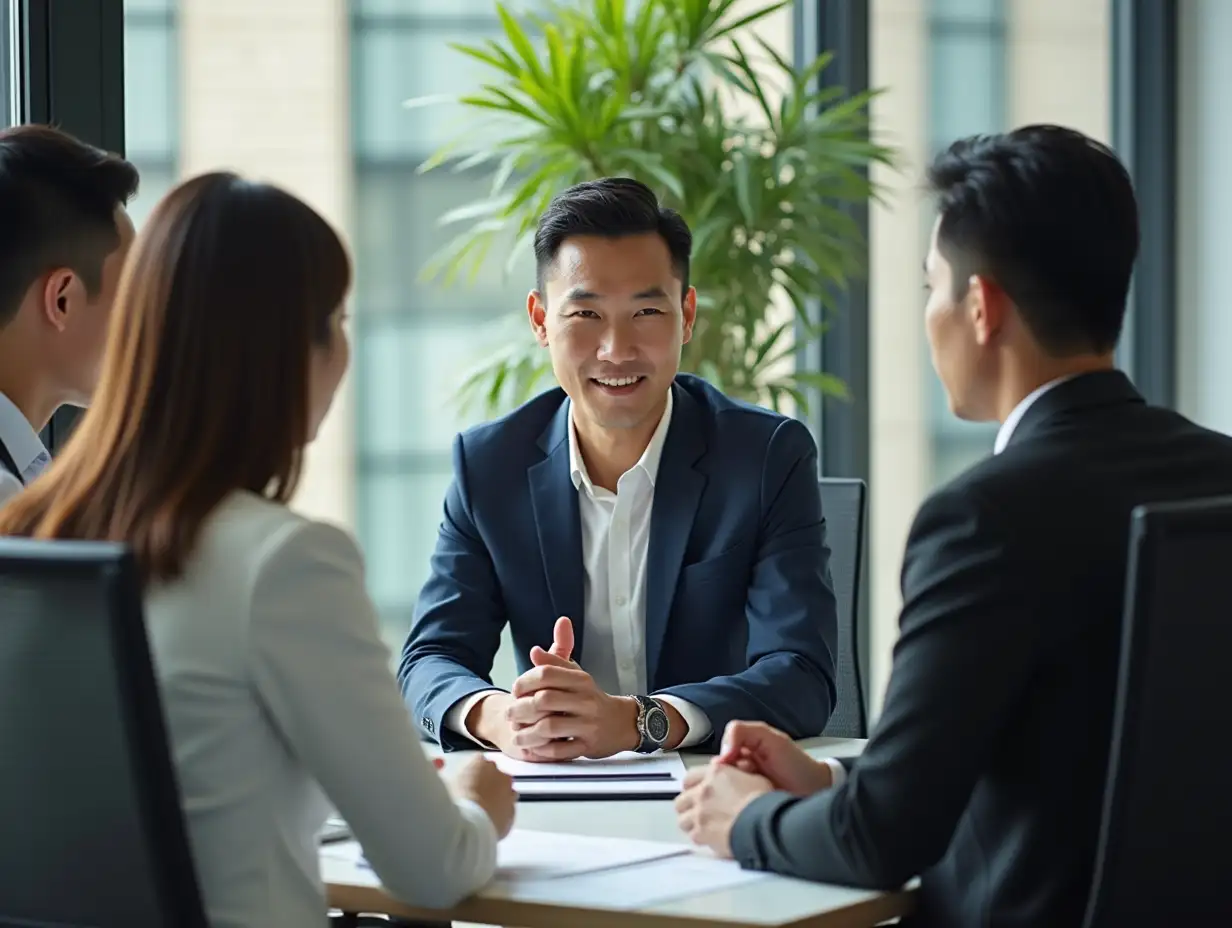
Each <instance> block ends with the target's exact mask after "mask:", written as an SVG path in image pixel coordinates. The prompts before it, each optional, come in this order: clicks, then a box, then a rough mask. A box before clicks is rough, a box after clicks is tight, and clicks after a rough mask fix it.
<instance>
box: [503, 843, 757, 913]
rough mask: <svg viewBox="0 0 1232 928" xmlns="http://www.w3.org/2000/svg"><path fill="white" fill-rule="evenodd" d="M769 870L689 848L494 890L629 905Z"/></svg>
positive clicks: (731, 883)
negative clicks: (657, 857)
mask: <svg viewBox="0 0 1232 928" xmlns="http://www.w3.org/2000/svg"><path fill="white" fill-rule="evenodd" d="M766 876H767V875H766V874H765V873H759V872H756V871H750V870H742V869H740V866H739V864H737V863H735V862H734V861H730V860H716V859H714V858H713V857H703V856H701V855H700V854H694V853H688V852H686V853H684V854H679V855H675V856H672V857H667V858H663V859H660V860H654V861H650V862H646V863H640V864H635V865H631V866H625V867H618V868H614V869H603V870H596V871H591V872H587V873H579V874H574V875H571V876H569V877H568V879H560V880H549V879H543V878H537V879H534V878H527V879H520V880H516V881H509V882H505V881H499V882H498V884H497V885H495V886H494V887H493V890H494V891H495V892H497V893H499V894H500V895H502V896H505V897H507V898H512V899H521V900H532V899H533V900H534V901H536V902H545V903H549V904H551V903H555V904H557V905H589V906H599V907H602V908H606V909H620V910H629V909H645V908H649V907H651V906H656V905H662V904H663V903H665V902H673V901H675V900H677V899H684V898H688V897H690V896H700V895H704V894H706V893H712V892H719V891H722V890H728V889H735V888H736V887H739V886H745V885H747V884H749V883H755V882H757V881H759V880H763V879H765V878H766Z"/></svg>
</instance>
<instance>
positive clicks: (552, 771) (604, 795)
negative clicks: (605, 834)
mask: <svg viewBox="0 0 1232 928" xmlns="http://www.w3.org/2000/svg"><path fill="white" fill-rule="evenodd" d="M488 757H489V758H490V759H491V760H492V762H493V763H495V764H496V766H498V767H500V769H501V770H503V771H505V773H507V774H509V776H511V777H513V786H514V789H516V790H517V792H518V798H519V799H523V800H547V799H557V800H571V799H573V800H576V799H607V800H614V799H674V798H676V796H678V795H679V794H680V788H681V783H682V782H683V780H684V774H685V766H684V761H683V760H681V758H680V755H679V754H677V753H675V752H674V751H672V752H668V753H666V754H655V755H646V754H636V753H633V752H626V753H622V754H615V755H613V756H611V757H606V758H603V759H602V760H586V759H579V760H573V761H569V762H567V763H561V764H537V763H531V762H529V761H523V760H514V759H513V758H511V757H506V756H505V755H504V754H501V753H499V752H489V754H488Z"/></svg>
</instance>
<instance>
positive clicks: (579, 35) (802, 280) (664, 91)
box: [409, 0, 893, 414]
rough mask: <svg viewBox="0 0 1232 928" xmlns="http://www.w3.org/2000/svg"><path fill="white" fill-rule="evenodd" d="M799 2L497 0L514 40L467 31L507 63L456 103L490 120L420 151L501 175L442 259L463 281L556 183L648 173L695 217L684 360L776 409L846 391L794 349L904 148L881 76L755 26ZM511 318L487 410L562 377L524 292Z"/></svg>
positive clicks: (478, 376)
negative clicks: (829, 84) (873, 83)
mask: <svg viewBox="0 0 1232 928" xmlns="http://www.w3.org/2000/svg"><path fill="white" fill-rule="evenodd" d="M789 2H790V0H776V2H767V3H763V4H762V5H761V6H759V7H755V8H754V9H752V10H748V4H747V3H745V4H742V5H741V7H740V9H741V11H747V12H743V15H738V13H737V0H640V2H627V0H583V2H578V0H571V2H559V0H558V2H549V3H547V4H546V6H543V7H541V11H540V12H539V13H538V14H535V15H529V16H524V17H521V18H519V17H517V16H515V15H514V14H513V13H512V12H510V10H509V9H507V8H506V7H505V6H504V5H503V4H501V3H497V4H496V11H497V14H498V15H499V17H500V22H501V24H502V27H503V35H502V36H501V37H500V38H499V39H490V40H487V41H484V42H480V43H476V44H469V45H464V44H458V45H454V46H453V47H454V48H455V49H456V50H457V52H458V53H459V54H460V55H466V56H469V57H470V58H472V59H476V60H477V61H479V62H481V63H482V64H483V65H484V66H485V67H486V68H487V69H488V70H489V71H490V80H489V81H488V82H487V83H485V84H484V85H483V86H482V87H481V88H480V89H479V90H478V91H477V92H474V93H472V94H469V95H466V96H463V97H461V98H460V99H459V100H458V101H457V102H458V103H460V104H461V107H462V110H463V111H464V112H466V113H469V114H471V115H473V116H475V117H478V120H477V124H479V123H481V124H482V131H481V132H476V131H474V129H473V127H472V128H468V129H467V131H466V132H463V133H461V134H460V135H459V141H458V143H456V144H454V145H451V146H448V147H447V148H446V149H444V150H442V151H441V152H438V153H437V154H436V155H435V156H434V157H433V158H431V159H430V160H429V161H428V162H426V163H425V164H424V165H422V166H421V170H422V171H432V170H439V169H442V168H446V167H448V166H452V167H453V168H454V169H467V168H473V167H475V166H477V165H480V164H484V163H488V164H490V165H491V166H492V168H493V182H492V188H491V192H490V195H489V196H487V197H485V198H484V199H482V200H481V201H479V202H475V203H471V204H467V205H466V206H464V207H462V208H460V209H457V210H454V211H453V212H451V213H450V214H448V215H446V216H444V217H442V220H441V221H442V223H443V224H445V225H447V226H448V225H452V224H455V223H457V224H465V228H464V229H463V230H462V231H461V232H460V233H459V234H457V235H456V237H454V238H453V239H452V240H451V241H449V242H448V243H447V244H446V245H445V246H444V247H443V248H442V249H441V251H440V252H439V253H438V254H437V255H436V256H435V257H434V259H433V260H432V261H431V262H429V264H428V266H427V267H425V268H424V274H425V275H427V276H429V277H431V278H437V279H440V280H442V281H443V282H445V283H448V282H451V281H454V280H455V279H458V278H460V277H464V276H466V275H467V273H468V272H470V273H473V272H474V271H475V270H477V269H478V267H479V266H480V264H481V263H483V262H485V261H488V260H491V259H493V258H494V257H495V256H494V255H493V254H492V253H491V252H492V246H493V243H494V242H498V241H501V242H505V243H506V245H505V247H509V246H508V244H507V243H508V242H510V241H512V242H513V245H512V252H511V254H510V255H507V256H506V257H507V258H508V259H509V260H508V263H507V264H506V267H509V266H510V265H511V264H512V263H513V260H514V259H516V258H517V256H518V254H519V253H522V252H524V250H526V249H529V248H530V247H531V239H532V237H533V233H534V228H535V224H536V221H537V219H538V217H539V215H540V213H542V211H543V210H544V209H545V208H546V206H547V204H548V201H549V200H550V199H551V198H552V196H553V195H555V194H556V193H558V192H560V191H561V190H563V189H564V188H566V187H568V186H570V185H572V184H574V183H577V182H580V181H583V180H589V179H594V178H598V177H604V176H613V175H624V176H632V177H636V178H638V179H639V180H641V181H643V182H644V183H647V184H649V185H650V186H651V187H652V188H654V189H655V191H656V193H657V194H658V195H659V197H660V198H661V201H662V202H664V204H665V205H668V206H671V207H673V208H675V209H677V210H678V211H679V212H680V213H681V214H682V215H683V216H684V218H685V220H686V221H687V222H688V223H689V226H690V227H691V228H692V230H693V234H694V251H693V260H692V270H691V278H692V279H693V280H694V281H695V282H696V283H697V286H698V315H697V322H696V324H695V327H694V333H693V339H692V341H691V342H690V344H689V345H687V346H686V348H685V351H684V356H683V358H682V361H681V366H682V368H683V369H684V370H687V371H693V372H696V373H698V374H701V375H702V376H704V377H705V378H707V379H708V380H709V381H710V382H711V383H713V384H714V385H715V386H717V387H718V388H720V389H721V390H723V391H725V392H726V393H728V394H729V395H731V396H735V397H739V398H742V399H747V400H750V401H752V402H756V403H762V404H766V405H769V406H772V407H774V408H776V409H780V408H782V407H783V406H785V405H786V404H787V403H788V402H789V401H794V402H795V403H796V404H797V405H798V406H806V405H807V395H808V393H809V392H810V390H819V391H821V392H822V393H829V394H838V395H842V394H843V393H844V385H843V384H842V383H841V381H839V380H838V379H837V378H834V377H832V376H830V375H828V374H826V373H825V372H818V371H803V370H795V369H794V365H793V364H792V363H791V359H792V356H793V354H794V352H795V351H796V350H798V349H799V347H800V346H801V344H802V341H807V340H810V339H814V338H816V337H818V336H819V335H820V334H821V332H822V331H823V329H824V326H825V321H826V318H827V310H828V308H830V307H831V306H832V303H833V298H834V296H835V295H836V294H837V293H838V292H839V291H841V289H842V288H843V287H844V286H845V285H846V283H847V281H848V280H849V278H850V277H851V276H852V275H854V274H856V273H859V272H860V271H861V270H862V267H861V258H862V255H863V248H862V244H863V243H862V239H861V233H860V229H859V228H858V227H857V225H856V223H855V222H854V221H853V220H852V218H851V217H850V215H849V214H848V213H847V212H846V211H845V209H844V207H845V206H846V205H848V204H852V203H857V202H861V201H866V200H867V199H868V198H869V197H870V196H871V195H872V194H873V188H872V186H871V184H870V182H869V179H868V168H869V166H870V165H871V164H872V163H873V162H883V163H891V162H892V160H893V153H892V152H891V151H890V150H889V149H887V148H885V147H883V146H881V145H878V144H876V143H875V142H874V141H873V140H872V139H871V137H870V131H869V120H868V104H869V100H870V96H871V95H870V94H867V93H865V94H857V95H852V96H849V95H846V94H845V93H844V92H843V91H842V90H840V89H835V88H823V89H819V88H818V85H817V77H818V75H819V74H820V73H821V72H822V71H823V69H824V68H825V67H826V65H827V64H828V62H829V60H830V56H829V55H822V56H820V57H818V58H817V59H816V60H815V61H813V62H811V63H808V64H805V65H803V66H800V67H796V66H793V64H792V63H791V62H790V61H788V60H786V59H785V58H784V56H783V55H782V54H781V53H780V52H778V51H776V50H775V49H774V48H773V47H772V46H771V45H770V44H768V43H767V42H765V41H763V40H762V39H761V38H759V37H758V36H757V35H756V31H755V29H750V28H747V27H753V26H755V25H756V24H758V22H759V21H761V20H764V19H765V18H766V17H768V16H769V15H770V14H772V13H774V12H776V11H777V10H780V9H782V8H783V7H785V6H786V5H787V4H788V3H789ZM415 102H416V101H409V105H414V104H415ZM511 233H512V234H511ZM507 324H509V325H510V326H511V328H512V329H513V330H514V331H511V332H510V333H509V334H508V335H506V336H504V337H502V338H501V339H500V340H499V344H498V347H497V348H496V349H495V350H492V351H485V352H484V354H483V357H482V360H481V361H480V363H479V364H478V366H477V367H476V368H475V369H474V370H472V371H471V372H470V373H469V375H468V376H467V377H466V379H465V381H464V382H463V383H462V385H461V388H460V394H461V398H462V400H463V402H464V403H465V404H467V405H472V406H473V405H478V406H481V407H482V408H483V410H484V411H485V412H486V413H488V414H496V413H499V412H501V411H504V410H506V409H508V408H511V407H512V406H514V405H516V404H518V403H520V402H522V401H524V400H525V399H527V398H529V396H531V395H533V393H535V392H537V391H538V390H540V389H542V388H544V387H545V386H547V385H548V384H549V383H551V367H550V363H549V361H548V357H547V355H546V353H545V352H542V351H541V350H540V349H539V348H538V346H537V345H536V343H535V341H534V339H533V338H532V337H531V333H530V331H529V328H528V327H527V325H526V323H525V319H524V311H523V309H522V308H521V307H518V308H517V310H516V312H513V311H512V310H511V314H510V317H509V318H508V320H507ZM519 330H520V331H519ZM515 333H516V334H515Z"/></svg>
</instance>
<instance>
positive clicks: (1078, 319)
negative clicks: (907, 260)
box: [928, 125, 1139, 356]
mask: <svg viewBox="0 0 1232 928" xmlns="http://www.w3.org/2000/svg"><path fill="white" fill-rule="evenodd" d="M928 181H929V185H930V186H931V187H932V189H933V191H934V192H935V193H936V195H937V200H938V206H939V211H940V217H941V218H940V225H939V226H938V232H937V246H938V250H939V251H940V252H941V253H942V254H943V255H944V256H945V258H946V260H948V261H949V262H950V264H951V265H952V266H953V268H954V274H955V276H954V289H955V293H954V298H955V299H961V298H962V297H963V296H964V295H965V293H966V290H967V281H968V279H969V278H970V276H971V275H972V274H979V275H983V276H986V277H988V278H990V279H991V280H992V281H994V282H995V283H996V284H997V285H998V286H999V287H1000V288H1001V289H1002V290H1004V291H1005V293H1006V294H1007V295H1008V296H1009V298H1010V299H1011V300H1013V301H1014V304H1015V305H1016V306H1017V307H1018V311H1019V313H1020V314H1021V316H1022V319H1023V322H1024V323H1025V325H1026V326H1027V328H1028V329H1029V330H1030V331H1031V333H1032V335H1034V337H1035V338H1036V340H1037V341H1038V342H1039V344H1040V346H1041V347H1042V348H1043V349H1044V350H1045V351H1047V352H1048V353H1049V354H1052V355H1054V356H1065V355H1073V354H1084V353H1088V352H1094V353H1098V354H1103V353H1105V352H1107V351H1110V350H1112V349H1113V348H1114V347H1115V346H1116V343H1117V340H1118V339H1119V338H1120V335H1121V327H1122V325H1123V323H1124V319H1125V302H1126V299H1127V297H1128V294H1129V282H1130V276H1131V275H1132V273H1133V266H1134V261H1135V260H1136V258H1137V255H1138V235H1139V233H1138V206H1137V202H1136V200H1135V199H1134V189H1133V183H1132V182H1131V181H1130V178H1129V173H1128V172H1127V171H1126V170H1125V167H1124V166H1123V165H1122V164H1121V162H1120V161H1119V160H1118V159H1117V156H1116V155H1115V154H1113V153H1112V151H1111V150H1109V149H1108V147H1107V146H1105V145H1102V144H1100V143H1099V142H1096V141H1094V140H1093V139H1090V138H1088V137H1087V136H1085V135H1083V134H1082V133H1080V132H1077V131H1075V130H1073V129H1066V128H1062V127H1060V126H1048V125H1035V126H1026V127H1023V128H1021V129H1016V130H1014V131H1013V132H1007V133H1004V134H999V135H979V136H973V137H971V138H966V139H962V140H961V141H958V142H955V143H954V144H953V145H951V146H950V147H949V149H947V150H946V151H944V152H942V154H940V155H939V156H938V157H937V159H936V160H935V161H934V162H933V164H932V167H931V168H930V169H929V171H928Z"/></svg>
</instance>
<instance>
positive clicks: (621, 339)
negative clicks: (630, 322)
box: [598, 323, 638, 364]
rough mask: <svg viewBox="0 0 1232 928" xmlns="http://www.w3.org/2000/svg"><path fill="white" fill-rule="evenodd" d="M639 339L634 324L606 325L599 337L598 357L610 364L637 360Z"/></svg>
mask: <svg viewBox="0 0 1232 928" xmlns="http://www.w3.org/2000/svg"><path fill="white" fill-rule="evenodd" d="M637 356H638V352H637V340H636V338H635V337H634V332H633V330H632V326H626V325H621V324H620V323H613V324H610V325H608V326H607V327H606V329H605V330H604V332H603V336H602V337H601V338H600V339H599V352H598V359H599V360H600V361H605V362H607V363H608V364H624V363H626V362H629V361H636V360H637Z"/></svg>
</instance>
